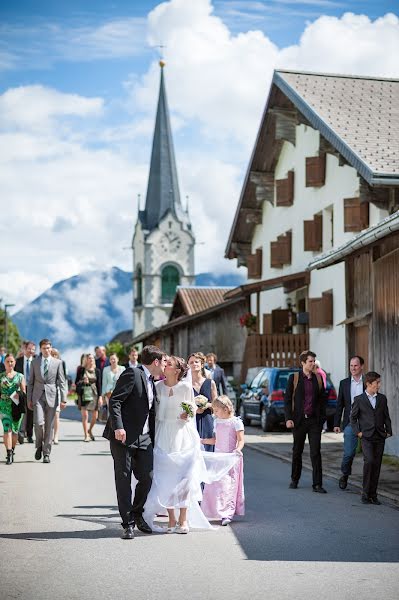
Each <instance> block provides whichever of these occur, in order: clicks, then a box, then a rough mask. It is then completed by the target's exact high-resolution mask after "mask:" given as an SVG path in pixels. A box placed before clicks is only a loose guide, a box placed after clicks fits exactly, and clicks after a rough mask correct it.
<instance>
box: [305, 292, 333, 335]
mask: <svg viewBox="0 0 399 600" xmlns="http://www.w3.org/2000/svg"><path fill="white" fill-rule="evenodd" d="M332 324H333V293H332V291H331V290H329V291H327V292H323V293H322V295H321V298H309V327H310V328H324V327H331V326H332Z"/></svg>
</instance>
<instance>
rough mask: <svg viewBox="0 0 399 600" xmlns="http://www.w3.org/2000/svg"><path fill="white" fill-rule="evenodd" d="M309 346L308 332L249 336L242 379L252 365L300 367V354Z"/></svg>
mask: <svg viewBox="0 0 399 600" xmlns="http://www.w3.org/2000/svg"><path fill="white" fill-rule="evenodd" d="M308 348H309V334H308V333H281V334H279V333H275V334H274V333H272V334H260V333H254V334H252V335H249V336H248V337H247V341H246V344H245V351H244V358H243V361H242V369H241V381H243V382H244V381H245V378H246V375H247V371H248V369H250V368H251V367H298V366H299V355H300V354H301V352H303V351H304V350H307V349H308Z"/></svg>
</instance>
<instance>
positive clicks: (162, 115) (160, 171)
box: [140, 60, 184, 231]
mask: <svg viewBox="0 0 399 600" xmlns="http://www.w3.org/2000/svg"><path fill="white" fill-rule="evenodd" d="M159 66H160V67H161V81H160V86H159V98H158V108H157V116H156V121H155V130H154V138H153V142H152V153H151V164H150V174H149V177H148V187H147V197H146V201H145V209H144V211H142V212H141V213H140V218H141V221H142V223H143V227H144V228H145V229H148V230H149V231H152V230H153V229H155V227H157V225H158V224H159V222H160V221H161V219H162V218H163V217H164V216H165V214H166V213H167V212H168V211H171V212H172V213H173V214H174V215H176V217H177V218H181V215H182V214H184V211H183V210H182V205H181V201H180V192H179V182H178V179H177V169H176V160H175V152H174V148H173V138H172V130H171V126H170V117H169V109H168V103H167V99H166V90H165V81H164V74H163V71H164V66H165V63H164V61H163V60H160V61H159Z"/></svg>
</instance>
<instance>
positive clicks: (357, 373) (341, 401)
mask: <svg viewBox="0 0 399 600" xmlns="http://www.w3.org/2000/svg"><path fill="white" fill-rule="evenodd" d="M363 365H364V359H363V358H362V357H361V356H352V358H351V359H350V363H349V370H350V373H351V375H350V377H346V378H345V379H342V380H341V382H340V384H339V392H338V400H337V408H336V411H335V417H334V431H335V433H340V431H341V430H342V431H343V432H344V455H343V458H342V463H341V471H342V477H341V478H340V480H339V487H340V488H341V490H344V489H345V488H346V486H347V485H348V478H349V475H350V474H351V473H352V463H353V459H354V458H355V454H356V448H357V436H356V435H355V434H354V433H353V429H352V427H351V424H350V420H349V418H350V413H351V408H352V404H353V401H354V399H355V397H356V396H359V395H360V394H362V393H363V392H364V380H363ZM342 413H344V416H343V418H342ZM341 420H342V427H341Z"/></svg>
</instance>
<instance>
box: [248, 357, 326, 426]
mask: <svg viewBox="0 0 399 600" xmlns="http://www.w3.org/2000/svg"><path fill="white" fill-rule="evenodd" d="M297 371H300V369H299V368H294V367H293V368H283V367H282V368H267V367H266V368H264V369H261V370H260V371H259V373H258V374H257V375H256V377H255V378H254V379H253V381H252V383H251V384H250V385H242V386H241V388H242V390H243V391H242V394H241V395H240V399H239V407H238V414H239V415H240V417H241V419H242V420H243V423H244V425H249V424H250V423H251V420H253V421H260V424H261V427H262V429H263V431H272V430H273V428H274V427H276V426H277V425H284V424H285V416H284V394H285V388H286V387H287V382H288V377H289V376H290V375H291V373H295V372H297ZM327 394H328V395H327V407H326V412H327V426H328V429H329V430H332V428H333V424H334V414H335V410H336V407H337V394H336V392H335V389H334V386H333V384H332V383H331V380H330V378H329V377H328V376H327Z"/></svg>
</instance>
